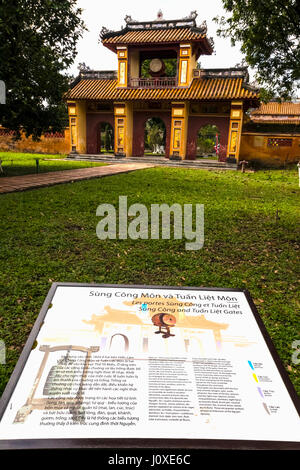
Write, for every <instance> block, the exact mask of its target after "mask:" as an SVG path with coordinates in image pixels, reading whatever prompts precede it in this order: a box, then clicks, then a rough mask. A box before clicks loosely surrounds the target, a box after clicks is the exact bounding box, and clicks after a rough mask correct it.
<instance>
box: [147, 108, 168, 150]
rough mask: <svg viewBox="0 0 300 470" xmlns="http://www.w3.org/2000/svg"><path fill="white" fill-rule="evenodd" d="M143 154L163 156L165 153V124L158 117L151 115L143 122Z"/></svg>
mask: <svg viewBox="0 0 300 470" xmlns="http://www.w3.org/2000/svg"><path fill="white" fill-rule="evenodd" d="M144 149H145V150H144V154H145V155H146V156H157V157H163V156H165V154H166V126H165V123H164V121H163V120H162V119H161V118H160V117H151V118H149V119H147V121H146V123H145V133H144Z"/></svg>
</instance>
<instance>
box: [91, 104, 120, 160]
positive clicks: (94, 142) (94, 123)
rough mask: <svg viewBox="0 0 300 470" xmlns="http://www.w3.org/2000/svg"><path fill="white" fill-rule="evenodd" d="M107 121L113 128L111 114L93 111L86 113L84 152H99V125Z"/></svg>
mask: <svg viewBox="0 0 300 470" xmlns="http://www.w3.org/2000/svg"><path fill="white" fill-rule="evenodd" d="M102 122H108V123H109V124H110V125H111V126H112V128H113V129H115V123H114V116H113V114H106V113H95V114H87V115H86V152H87V153H90V154H91V153H92V154H93V153H100V150H99V149H100V125H101V123H102Z"/></svg>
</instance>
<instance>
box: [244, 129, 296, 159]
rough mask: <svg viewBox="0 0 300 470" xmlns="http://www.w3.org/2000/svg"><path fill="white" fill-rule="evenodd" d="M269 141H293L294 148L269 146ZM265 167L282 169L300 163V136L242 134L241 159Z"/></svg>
mask: <svg viewBox="0 0 300 470" xmlns="http://www.w3.org/2000/svg"><path fill="white" fill-rule="evenodd" d="M268 139H292V146H291V147H285V146H269V145H268ZM239 160H240V161H241V160H246V161H248V162H254V163H258V164H261V165H263V166H269V167H281V166H284V165H287V164H289V163H293V162H295V163H296V162H299V161H300V134H269V133H268V134H261V133H253V132H244V133H242V139H241V148H240V158H239Z"/></svg>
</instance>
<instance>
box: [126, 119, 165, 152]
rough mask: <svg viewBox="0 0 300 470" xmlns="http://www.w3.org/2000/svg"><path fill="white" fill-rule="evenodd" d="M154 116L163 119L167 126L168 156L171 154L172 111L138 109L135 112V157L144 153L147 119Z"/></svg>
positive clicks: (133, 146)
mask: <svg viewBox="0 0 300 470" xmlns="http://www.w3.org/2000/svg"><path fill="white" fill-rule="evenodd" d="M153 117H159V118H161V119H162V121H163V122H164V124H165V126H166V149H165V154H166V157H169V154H170V133H171V113H168V112H157V113H155V112H153V111H138V112H134V113H133V145H132V155H133V156H134V157H141V156H143V155H144V138H145V124H146V121H147V120H148V119H150V118H153Z"/></svg>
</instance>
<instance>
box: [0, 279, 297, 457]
mask: <svg viewBox="0 0 300 470" xmlns="http://www.w3.org/2000/svg"><path fill="white" fill-rule="evenodd" d="M61 286H63V287H68V286H70V287H78V288H80V287H92V288H97V287H103V288H122V289H133V288H149V289H151V288H152V289H166V290H182V291H189V290H194V291H219V292H240V293H243V294H245V297H246V300H247V302H248V304H249V307H250V309H251V311H252V314H253V316H254V318H255V320H256V323H257V325H258V327H259V329H260V332H261V334H262V336H263V338H264V341H265V343H266V345H267V347H268V349H269V352H270V354H271V357H272V359H273V361H274V363H275V365H276V367H277V369H278V372H279V374H280V376H281V379H282V381H283V383H284V385H285V387H286V390H287V392H288V394H289V396H290V398H291V400H292V402H293V404H294V406H295V408H296V410H297V412H298V414H299V416H300V399H299V397H298V395H297V393H296V390H295V389H294V387H293V384H292V382H291V381H290V378H289V376H288V373H287V371H286V370H285V368H284V366H283V364H282V362H281V360H280V358H279V355H278V353H277V351H276V349H275V347H274V345H273V342H272V340H271V338H270V336H269V334H268V332H267V330H266V328H265V326H264V323H263V321H262V319H261V318H260V315H259V313H258V311H257V309H256V307H255V304H254V303H253V301H252V298H251V296H250V293H249V292H248V291H247V290H243V289H231V288H228V289H226V288H203V287H201V288H200V287H182V286H180V287H177V286H158V285H147V286H146V285H127V284H126V285H124V284H89V283H82V284H81V283H72V282H71V283H70V282H69V283H59V282H57V283H53V284H52V286H51V288H50V290H49V292H48V295H47V297H46V299H45V301H44V303H43V306H42V308H41V310H40V313H39V315H38V317H37V319H36V322H35V324H34V326H33V328H32V331H31V333H30V335H29V337H28V340H27V342H26V344H25V346H24V349H23V351H22V353H21V355H20V358H19V360H18V362H17V364H16V367H15V369H14V371H13V373H12V375H11V377H10V380H9V382H8V384H7V386H6V388H5V390H4V393H3V395H2V397H1V400H0V420H1V419H2V416H3V414H4V412H5V410H6V407H7V405H8V403H9V400H10V398H11V396H12V394H13V392H14V390H15V387H16V385H17V383H18V381H19V379H20V377H21V374H22V371H23V369H24V366H25V364H26V361H27V359H28V357H29V355H30V352H31V350H32V348H33V346H34V343H35V341H36V338H37V336H38V334H39V330H40V328H41V326H42V324H43V322H44V319H45V317H46V314H47V311H48V308H49V306H50V304H51V302H52V299H53V297H54V295H55V292H56V289H57V288H58V287H61ZM87 448H94V449H95V448H96V449H101V448H102V449H129V448H131V449H133V448H135V449H137V448H139V449H196V450H212V449H215V450H223V449H227V450H261V449H264V450H300V443H299V442H285V441H262V440H259V441H254V440H226V439H224V440H223V439H149V438H147V439H144V438H142V439H138V438H134V439H133V438H70V439H57V438H49V439H16V440H15V439H9V440H0V450H1V449H6V450H13V449H87Z"/></svg>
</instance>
